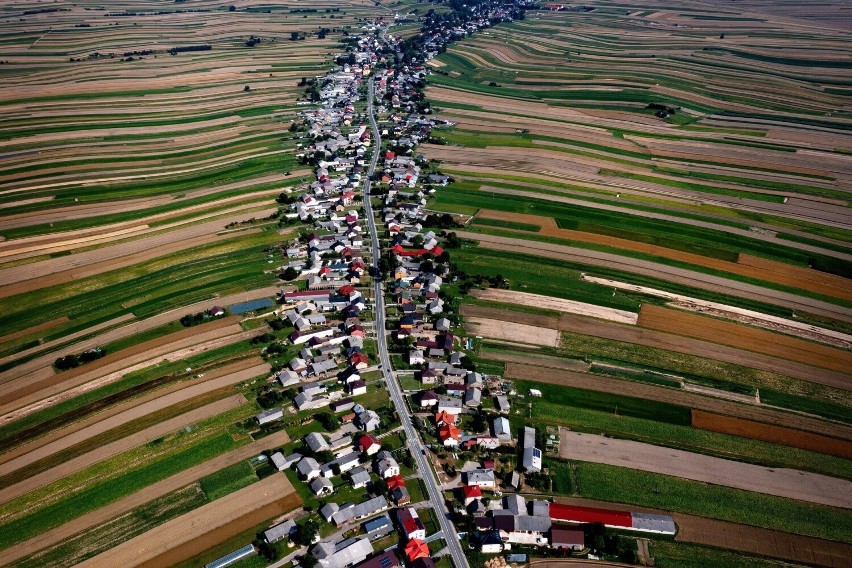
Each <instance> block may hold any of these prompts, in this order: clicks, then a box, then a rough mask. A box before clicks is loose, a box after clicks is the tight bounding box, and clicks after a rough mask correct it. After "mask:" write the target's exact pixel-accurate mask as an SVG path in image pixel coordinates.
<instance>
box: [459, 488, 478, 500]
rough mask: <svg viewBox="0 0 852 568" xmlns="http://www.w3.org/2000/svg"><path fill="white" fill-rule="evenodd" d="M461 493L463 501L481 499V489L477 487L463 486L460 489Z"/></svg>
mask: <svg viewBox="0 0 852 568" xmlns="http://www.w3.org/2000/svg"><path fill="white" fill-rule="evenodd" d="M462 492H463V493H464V498H465V499H478V498H479V497H482V489H480V488H479V485H465V486H464V487H462Z"/></svg>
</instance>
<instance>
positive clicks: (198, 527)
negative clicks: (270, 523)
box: [79, 474, 302, 568]
mask: <svg viewBox="0 0 852 568" xmlns="http://www.w3.org/2000/svg"><path fill="white" fill-rule="evenodd" d="M301 502H302V500H301V499H300V498H299V496H298V494H297V493H296V491H295V489H293V486H292V485H291V484H290V482H289V481H288V480H287V478H286V477H285V476H284V475H281V474H276V475H271V476H269V477H267V478H265V479H263V480H261V481H259V482H257V483H254V484H252V485H250V486H248V487H246V488H244V489H240V490H239V491H235V492H234V493H232V494H230V495H226V496H225V497H222V498H221V499H217V500H216V501H214V502H212V503H210V504H208V505H204V506H203V507H200V508H198V509H196V510H195V511H192V512H190V513H187V514H186V515H182V516H181V517H178V518H177V519H173V520H171V521H169V522H167V523H163V524H162V525H160V526H159V527H156V528H155V529H153V530H150V531H148V532H147V533H144V534H142V535H140V536H138V537H136V538H134V539H132V540H129V541H127V542H125V543H122V544H120V545H119V546H116V547H115V548H113V549H111V550H108V551H107V552H104V553H102V554H100V555H98V556H95V557H94V558H92V559H90V560H88V561H86V562H83V563H81V564H79V566H81V567H89V566H92V567H94V566H104V565H110V566H138V567H140V568H159V567H160V566H173V565H175V564H177V563H179V562H182V561H184V560H188V559H190V558H192V557H193V556H196V555H198V554H200V553H202V552H204V551H205V550H207V549H209V548H211V547H212V546H215V545H217V544H219V543H220V542H223V541H225V540H227V539H228V538H230V537H232V536H235V535H237V534H239V533H241V532H243V531H245V530H246V529H249V528H251V527H253V526H256V525H258V524H260V523H262V522H263V521H265V520H267V519H271V518H274V517H276V516H278V515H282V514H284V513H286V512H288V511H292V510H293V509H295V508H296V507H297V506H298V505H299V504H301Z"/></svg>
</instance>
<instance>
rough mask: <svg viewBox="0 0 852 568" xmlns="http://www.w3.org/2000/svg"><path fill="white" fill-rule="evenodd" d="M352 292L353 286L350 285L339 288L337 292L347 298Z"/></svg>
mask: <svg viewBox="0 0 852 568" xmlns="http://www.w3.org/2000/svg"><path fill="white" fill-rule="evenodd" d="M354 291H355V286H352V285H350V284H346V285H345V286H341V287H340V289H339V290H338V292H339V293H340V294H341V295H343V296H348V295H349V294H351V293H352V292H354Z"/></svg>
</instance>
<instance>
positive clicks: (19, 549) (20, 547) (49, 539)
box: [0, 431, 290, 566]
mask: <svg viewBox="0 0 852 568" xmlns="http://www.w3.org/2000/svg"><path fill="white" fill-rule="evenodd" d="M289 441H290V438H289V436H287V433H286V432H283V431H281V432H276V433H275V434H272V435H271V436H267V437H266V438H262V439H260V440H258V441H256V442H252V443H251V444H247V445H245V446H243V447H241V448H239V449H236V450H233V451H231V452H228V453H226V454H222V455H221V456H217V457H215V458H213V459H211V460H208V461H206V462H204V463H202V464H199V465H197V466H195V467H191V468H189V469H187V470H184V471H182V472H180V473H177V474H175V475H173V476H171V477H168V478H166V479H164V480H162V481H158V482H157V483H154V484H152V485H149V486H148V487H144V488H142V489H140V490H139V491H137V492H135V493H132V494H130V495H128V496H126V497H123V498H121V499H119V500H118V501H114V502H112V503H110V504H109V505H107V506H105V507H101V508H100V509H97V510H95V511H92V512H90V513H86V514H85V515H83V516H82V517H79V518H77V519H74V520H73V521H70V522H68V523H65V524H64V525H61V526H58V527H56V528H54V529H52V530H49V531H47V532H45V533H42V534H40V535H38V536H36V537H33V538H31V539H29V540H26V541H24V542H22V543H19V544H16V545H14V546H11V547H9V548H7V549H6V550H4V551H2V552H0V565H6V564H12V563H13V562H15V561H16V560H19V559H21V558H23V557H24V556H26V555H28V554H31V553H33V552H35V551H37V550H41V549H43V548H47V547H48V546H53V545H54V544H56V543H58V542H62V541H63V540H65V539H66V538H68V537H70V536H73V535H75V534H77V533H79V532H82V531H84V530H86V529H89V528H91V527H93V526H96V525H99V524H101V523H104V522H106V521H108V520H109V519H112V518H113V517H117V516H118V515H121V514H123V513H126V512H127V511H130V510H132V509H135V508H137V507H139V506H141V505H143V504H145V503H148V502H149V501H153V500H154V499H157V498H159V497H162V496H163V495H166V494H168V493H171V492H172V491H175V490H177V489H180V488H181V487H185V486H187V485H189V484H190V483H193V482H195V481H198V480H199V479H201V478H202V477H204V476H206V475H209V474H211V473H214V472H216V471H219V470H220V469H222V468H225V467H227V466H229V465H232V464H235V463H237V462H240V461H242V460H245V459H248V458H250V457H253V456H256V455H258V454H260V453H261V452H262V451H263V450H267V449H269V448H275V447H278V446H282V445H284V444H286V443H287V442H289ZM276 477H278V478H283V479H284V481H285V482H286V477H284V476H283V475H275V476H271V477H270V478H268V479H274V478H276ZM278 482H279V483H280V482H281V481H280V480H279V481H278ZM287 484H288V485H289V482H287ZM255 485H257V484H253V485H250V486H249V487H254V486H255ZM260 487H265V486H264V485H261V486H260ZM232 495H239V492H236V493H233V494H232ZM225 498H226V497H223V498H222V499H225ZM214 503H216V501H214ZM211 520H212V519H211ZM129 542H132V541H129ZM93 565H97V564H93ZM109 565H110V566H119V564H109Z"/></svg>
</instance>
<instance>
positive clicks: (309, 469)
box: [296, 457, 320, 481]
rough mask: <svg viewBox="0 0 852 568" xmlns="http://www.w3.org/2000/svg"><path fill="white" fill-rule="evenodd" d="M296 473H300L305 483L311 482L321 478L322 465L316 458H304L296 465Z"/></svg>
mask: <svg viewBox="0 0 852 568" xmlns="http://www.w3.org/2000/svg"><path fill="white" fill-rule="evenodd" d="M296 471H298V472H299V475H301V476H302V477H303V478H304V479H305V481H311V480H313V479H316V478H317V477H319V474H320V465H319V463H318V462H317V460H315V459H314V458H311V457H307V458H302V459H301V461H299V463H298V464H296Z"/></svg>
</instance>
